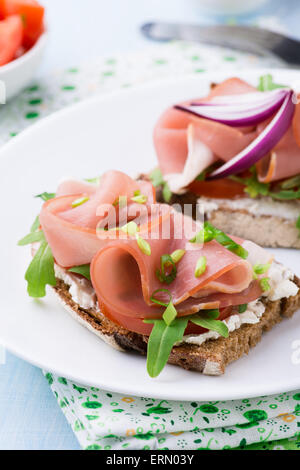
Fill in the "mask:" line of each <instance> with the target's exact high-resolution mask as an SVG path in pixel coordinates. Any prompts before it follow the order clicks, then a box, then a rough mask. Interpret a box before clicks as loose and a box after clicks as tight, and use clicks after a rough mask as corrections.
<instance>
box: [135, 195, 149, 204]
mask: <svg viewBox="0 0 300 470" xmlns="http://www.w3.org/2000/svg"><path fill="white" fill-rule="evenodd" d="M147 199H148V197H147V196H145V195H144V194H138V195H136V196H133V197H132V198H131V200H132V201H133V202H137V203H138V204H145V203H146V202H147Z"/></svg>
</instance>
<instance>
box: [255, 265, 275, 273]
mask: <svg viewBox="0 0 300 470" xmlns="http://www.w3.org/2000/svg"><path fill="white" fill-rule="evenodd" d="M270 266H271V264H270V263H266V264H255V265H254V266H253V271H254V273H255V274H265V273H266V272H267V271H268V270H269V268H270Z"/></svg>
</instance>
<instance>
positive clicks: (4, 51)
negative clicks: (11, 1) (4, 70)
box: [0, 15, 23, 65]
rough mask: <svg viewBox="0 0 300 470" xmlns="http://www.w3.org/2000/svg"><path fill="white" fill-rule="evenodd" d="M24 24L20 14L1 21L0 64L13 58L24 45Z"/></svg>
mask: <svg viewBox="0 0 300 470" xmlns="http://www.w3.org/2000/svg"><path fill="white" fill-rule="evenodd" d="M22 36H23V25H22V20H21V18H20V16H18V15H13V16H9V17H8V18H6V19H5V20H2V21H0V65H5V64H7V63H8V62H10V61H11V60H13V59H14V58H15V57H16V55H17V52H18V49H19V48H20V47H21V45H22Z"/></svg>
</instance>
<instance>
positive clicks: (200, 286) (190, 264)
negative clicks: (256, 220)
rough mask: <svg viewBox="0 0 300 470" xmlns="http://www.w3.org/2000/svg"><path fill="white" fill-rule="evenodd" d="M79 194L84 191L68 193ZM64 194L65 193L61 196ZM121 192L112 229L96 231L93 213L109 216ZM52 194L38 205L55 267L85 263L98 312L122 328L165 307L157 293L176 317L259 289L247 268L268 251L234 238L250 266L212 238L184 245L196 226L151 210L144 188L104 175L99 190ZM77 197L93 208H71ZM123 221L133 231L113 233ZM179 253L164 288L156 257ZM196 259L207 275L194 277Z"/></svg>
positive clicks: (148, 189)
mask: <svg viewBox="0 0 300 470" xmlns="http://www.w3.org/2000/svg"><path fill="white" fill-rule="evenodd" d="M116 183H118V185H117V186H116ZM79 189H83V190H84V193H79V194H75V191H78V190H79ZM68 191H69V192H70V193H71V194H65V193H66V192H68ZM134 191H141V192H142V193H143V194H147V195H148V200H147V202H146V203H145V204H137V203H136V202H132V203H130V202H129V200H130V198H131V196H132V195H133V194H134ZM124 193H125V194H126V195H127V197H128V205H126V206H124V207H121V208H120V211H119V215H118V217H119V219H118V220H117V226H116V227H114V228H113V229H109V230H103V227H102V226H101V224H100V230H99V220H98V219H97V227H95V211H96V216H97V213H98V211H99V207H103V205H105V207H106V208H107V211H108V212H109V210H110V209H113V210H114V211H115V209H116V205H115V201H116V200H118V197H119V196H120V195H124ZM59 194H63V195H60V196H58V197H56V198H54V199H50V200H49V201H47V202H45V204H44V205H43V207H42V211H41V214H40V222H41V226H42V229H43V231H44V234H45V237H46V239H47V241H48V243H49V245H50V247H51V249H52V252H53V256H54V258H55V261H56V262H57V264H59V265H60V266H63V267H71V266H77V265H81V264H88V263H91V281H92V284H93V287H94V289H95V291H96V294H97V298H98V302H99V306H100V308H101V310H102V312H103V313H104V314H105V315H107V316H108V317H109V318H111V319H112V320H114V321H115V322H120V321H121V324H122V318H123V319H125V318H126V322H125V320H124V323H123V324H126V325H128V324H130V321H131V320H133V319H145V318H151V319H155V318H161V317H162V314H163V312H164V309H165V308H164V307H163V306H161V305H157V304H156V303H155V302H154V301H153V297H152V295H153V293H154V292H155V291H156V290H158V289H168V291H169V294H170V295H171V297H172V302H173V304H174V305H175V306H176V310H177V313H178V315H179V316H184V315H189V314H193V313H196V312H198V311H199V310H201V309H208V308H223V307H227V306H234V305H239V304H241V303H248V302H250V301H252V300H255V299H257V298H258V297H259V296H260V295H261V293H262V292H261V289H260V286H259V283H258V282H257V281H253V271H252V264H255V263H257V262H261V263H265V262H267V261H266V260H269V259H270V255H269V254H268V253H266V252H265V251H264V250H262V249H261V248H259V247H257V245H255V244H254V243H251V242H244V241H243V240H241V239H237V238H235V241H236V242H237V243H239V244H245V248H246V249H247V250H248V251H249V261H247V260H244V259H242V258H240V257H238V256H237V255H235V254H234V253H232V252H231V251H229V250H227V249H226V248H225V247H223V246H222V245H220V244H219V243H217V242H216V241H215V240H212V241H210V242H208V243H205V244H197V243H191V242H190V241H189V240H191V239H192V238H193V237H194V235H195V234H196V233H197V232H198V231H199V230H200V229H201V228H202V226H201V225H200V224H199V223H198V222H196V221H194V220H192V219H191V218H190V217H188V216H184V215H183V214H181V213H180V212H176V211H175V210H174V209H173V208H172V207H171V206H169V205H166V204H156V203H155V200H154V196H153V188H152V185H151V184H150V183H147V182H139V181H134V180H132V179H131V178H129V177H128V176H127V175H124V174H122V173H120V172H109V173H106V174H105V175H103V177H102V178H101V183H100V184H99V185H98V186H95V187H91V185H88V186H87V183H81V182H74V181H73V182H71V181H68V182H66V183H64V184H62V185H60V187H59ZM84 194H88V195H89V197H90V199H89V201H92V204H88V202H89V201H88V202H85V203H84V204H82V205H81V206H78V207H77V208H72V202H73V201H74V200H76V199H78V198H79V197H82V196H83V195H84ZM141 208H142V209H143V210H142V211H140V212H139V213H138V216H136V215H135V216H134V217H132V218H130V209H133V210H134V211H136V212H138V210H139V209H141ZM77 209H81V210H80V211H79V210H77ZM128 220H131V221H134V222H135V224H136V225H135V227H138V231H137V233H126V232H124V231H123V230H120V229H118V228H120V226H121V225H120V226H119V227H118V223H120V221H121V222H122V224H123V222H128ZM83 221H84V222H85V223H83ZM87 221H88V223H87ZM102 221H103V220H102ZM100 222H101V221H100ZM141 242H142V243H144V244H145V243H146V244H147V246H148V248H150V251H151V253H150V254H149V252H148V253H147V252H145V250H143V249H142V248H141ZM178 249H181V250H185V254H184V256H183V257H182V259H181V260H180V261H179V262H178V263H177V264H176V268H177V273H176V277H175V278H174V279H173V281H172V282H171V283H170V284H166V283H165V282H161V281H160V280H159V278H158V277H157V270H159V269H160V268H161V256H162V255H165V254H172V253H173V252H174V251H175V250H178ZM200 256H204V257H205V259H206V270H205V272H204V273H202V275H201V276H200V277H196V276H195V268H196V264H197V261H198V259H199V257H200ZM169 294H166V292H165V291H164V292H159V293H158V294H157V295H158V299H159V300H160V301H162V302H164V303H166V304H167V303H168V302H169V301H170V297H169ZM120 319H121V320H120ZM130 319H131V320H130ZM133 331H134V330H133Z"/></svg>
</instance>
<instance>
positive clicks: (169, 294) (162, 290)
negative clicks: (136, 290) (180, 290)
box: [150, 289, 172, 307]
mask: <svg viewBox="0 0 300 470" xmlns="http://www.w3.org/2000/svg"><path fill="white" fill-rule="evenodd" d="M158 292H165V293H166V294H167V295H168V296H169V302H168V303H166V302H162V301H161V300H158V299H156V298H155V297H154V296H155V295H156V294H158ZM150 300H151V302H153V303H155V304H157V305H162V306H163V307H167V306H168V305H169V303H170V302H172V294H171V292H170V291H169V290H168V289H156V290H155V291H154V292H152V295H151V297H150Z"/></svg>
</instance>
